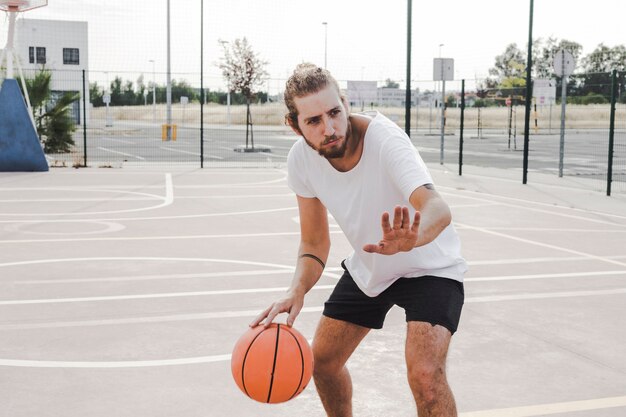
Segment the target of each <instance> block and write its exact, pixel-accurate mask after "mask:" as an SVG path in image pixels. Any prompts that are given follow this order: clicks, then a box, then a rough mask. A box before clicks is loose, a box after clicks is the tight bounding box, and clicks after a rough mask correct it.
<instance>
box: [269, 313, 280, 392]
mask: <svg viewBox="0 0 626 417" xmlns="http://www.w3.org/2000/svg"><path fill="white" fill-rule="evenodd" d="M279 336H280V324H277V325H276V346H275V347H274V363H273V364H272V378H271V379H270V389H269V391H268V393H267V401H266V402H268V403H269V402H270V398H271V397H272V386H273V385H274V372H275V371H276V358H277V357H278V338H279Z"/></svg>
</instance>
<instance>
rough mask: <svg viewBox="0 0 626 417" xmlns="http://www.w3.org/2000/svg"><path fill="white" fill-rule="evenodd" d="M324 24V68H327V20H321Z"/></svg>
mask: <svg viewBox="0 0 626 417" xmlns="http://www.w3.org/2000/svg"><path fill="white" fill-rule="evenodd" d="M322 25H324V69H327V64H328V60H327V58H328V22H322Z"/></svg>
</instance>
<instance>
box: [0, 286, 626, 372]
mask: <svg viewBox="0 0 626 417" xmlns="http://www.w3.org/2000/svg"><path fill="white" fill-rule="evenodd" d="M621 294H626V288H614V289H611V290H588V291H560V292H548V293H534V294H531V293H524V294H511V295H491V296H479V297H467V298H465V303H466V304H468V303H469V304H474V303H490V302H499V301H520V300H543V299H554V298H571V297H594V296H606V295H621ZM323 309H324V306H323V305H322V306H315V307H305V308H303V309H302V310H301V313H315V312H321V311H322V310H323ZM260 311H261V310H260V309H256V310H234V311H216V312H210V313H193V314H173V315H167V316H150V317H131V318H124V319H103V320H79V321H58V322H49V323H29V324H2V325H0V330H32V329H52V328H68V327H93V326H111V325H123V324H145V323H166V322H178V321H191V320H209V319H224V318H236V317H256V316H257V315H258V314H259V312H260ZM1 364H2V360H1V359H0V365H1Z"/></svg>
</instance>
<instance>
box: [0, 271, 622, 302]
mask: <svg viewBox="0 0 626 417" xmlns="http://www.w3.org/2000/svg"><path fill="white" fill-rule="evenodd" d="M246 272H248V271H246ZM287 272H292V270H286V271H285V270H283V271H278V273H287ZM250 273H252V271H250ZM268 273H277V272H275V271H261V273H256V275H267V274H268ZM194 275H195V274H194ZM204 275H205V276H206V275H208V274H204ZM220 275H222V276H226V274H220V273H219V272H217V273H215V274H211V276H220ZM239 275H242V273H239ZM323 275H325V276H328V277H331V278H334V279H339V278H341V275H339V274H333V273H331V272H327V271H324V272H323ZM608 275H626V270H624V271H599V272H570V273H559V274H537V275H511V276H493V277H476V278H466V279H465V282H491V281H515V280H528V279H550V278H575V277H594V276H608ZM231 276H232V275H231ZM63 281H65V283H67V280H63ZM109 281H111V280H109ZM36 282H38V283H41V281H36ZM72 282H74V283H75V282H76V280H74V281H72ZM79 282H93V281H92V280H90V281H85V280H80V281H79ZM47 283H48V284H50V283H51V282H47ZM52 283H57V281H53V282H52ZM334 287H335V285H334V284H333V285H315V286H314V287H313V288H312V290H327V289H332V288H334ZM287 290H288V287H262V288H239V289H232V290H207V291H186V292H169V293H152V294H127V295H108V296H99V297H69V298H44V299H30V300H1V301H0V306H10V305H27V304H60V303H82V302H97V301H123V300H145V299H158V298H178V297H205V296H211V295H234V294H255V293H265V292H285V291H287Z"/></svg>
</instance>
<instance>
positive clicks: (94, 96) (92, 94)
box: [89, 82, 104, 107]
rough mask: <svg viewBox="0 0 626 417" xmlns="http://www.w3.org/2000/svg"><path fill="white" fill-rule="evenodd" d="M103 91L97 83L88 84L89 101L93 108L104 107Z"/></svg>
mask: <svg viewBox="0 0 626 417" xmlns="http://www.w3.org/2000/svg"><path fill="white" fill-rule="evenodd" d="M103 97H104V91H102V88H100V86H98V83H96V82H93V83H89V99H90V101H91V104H93V106H94V107H102V106H104V100H103Z"/></svg>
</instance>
